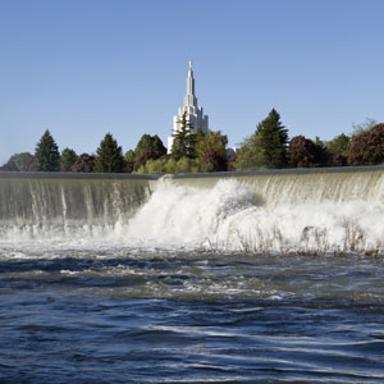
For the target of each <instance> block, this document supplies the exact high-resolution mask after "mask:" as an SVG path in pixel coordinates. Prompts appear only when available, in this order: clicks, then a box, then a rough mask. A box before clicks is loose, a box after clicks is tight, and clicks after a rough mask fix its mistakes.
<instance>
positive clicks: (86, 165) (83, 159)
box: [71, 153, 95, 173]
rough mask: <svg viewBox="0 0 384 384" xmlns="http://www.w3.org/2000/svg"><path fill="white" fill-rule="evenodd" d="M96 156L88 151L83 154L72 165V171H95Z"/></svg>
mask: <svg viewBox="0 0 384 384" xmlns="http://www.w3.org/2000/svg"><path fill="white" fill-rule="evenodd" d="M94 167H95V157H94V156H92V155H89V154H88V153H83V154H81V155H80V156H79V157H78V158H77V160H76V161H75V163H74V164H73V165H72V167H71V172H88V173H89V172H93V169H94Z"/></svg>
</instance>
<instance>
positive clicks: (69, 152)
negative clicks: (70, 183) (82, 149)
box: [60, 148, 78, 172]
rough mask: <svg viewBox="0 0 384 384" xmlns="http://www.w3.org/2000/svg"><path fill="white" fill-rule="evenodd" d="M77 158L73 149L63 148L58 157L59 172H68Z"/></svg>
mask: <svg viewBox="0 0 384 384" xmlns="http://www.w3.org/2000/svg"><path fill="white" fill-rule="evenodd" d="M77 159H78V156H77V154H76V152H75V151H74V150H73V149H70V148H65V149H63V151H62V152H61V157H60V171H62V172H70V171H71V168H72V166H73V164H75V162H76V160H77Z"/></svg>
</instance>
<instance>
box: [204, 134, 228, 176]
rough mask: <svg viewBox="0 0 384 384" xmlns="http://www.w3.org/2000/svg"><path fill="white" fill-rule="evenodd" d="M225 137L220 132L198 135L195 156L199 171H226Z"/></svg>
mask: <svg viewBox="0 0 384 384" xmlns="http://www.w3.org/2000/svg"><path fill="white" fill-rule="evenodd" d="M227 143H228V139H227V136H225V135H222V134H221V133H220V132H208V133H207V134H206V135H198V138H197V140H196V156H197V160H198V164H199V170H200V171H202V172H215V171H225V170H227V150H226V145H227Z"/></svg>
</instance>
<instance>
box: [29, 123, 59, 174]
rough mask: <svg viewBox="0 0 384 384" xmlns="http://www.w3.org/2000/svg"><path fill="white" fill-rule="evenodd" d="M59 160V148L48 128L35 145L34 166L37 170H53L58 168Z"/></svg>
mask: <svg viewBox="0 0 384 384" xmlns="http://www.w3.org/2000/svg"><path fill="white" fill-rule="evenodd" d="M59 161H60V153H59V148H58V146H57V144H56V142H55V140H54V139H53V137H52V135H51V134H50V132H49V130H46V131H45V132H44V134H43V136H42V137H41V139H40V141H39V142H38V143H37V145H36V150H35V155H34V167H35V169H36V170H37V171H45V172H54V171H58V170H59Z"/></svg>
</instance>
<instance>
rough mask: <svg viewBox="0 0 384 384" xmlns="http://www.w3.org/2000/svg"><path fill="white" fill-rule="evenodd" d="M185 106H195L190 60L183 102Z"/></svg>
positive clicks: (193, 81) (190, 61)
mask: <svg viewBox="0 0 384 384" xmlns="http://www.w3.org/2000/svg"><path fill="white" fill-rule="evenodd" d="M184 103H185V105H193V106H197V99H196V97H195V79H194V77H193V69H192V60H189V61H188V77H187V94H186V97H185V101H184Z"/></svg>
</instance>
